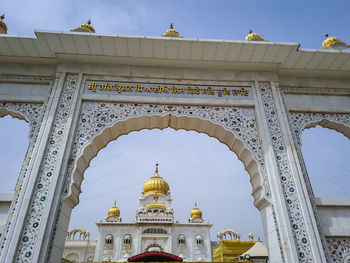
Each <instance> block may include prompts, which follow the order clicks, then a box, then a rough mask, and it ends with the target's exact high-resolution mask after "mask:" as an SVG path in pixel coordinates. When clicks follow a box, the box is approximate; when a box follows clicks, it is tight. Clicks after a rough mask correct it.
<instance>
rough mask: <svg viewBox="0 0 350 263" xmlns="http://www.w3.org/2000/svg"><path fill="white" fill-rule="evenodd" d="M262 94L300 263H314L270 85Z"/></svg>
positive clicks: (261, 91) (265, 86) (263, 84)
mask: <svg viewBox="0 0 350 263" xmlns="http://www.w3.org/2000/svg"><path fill="white" fill-rule="evenodd" d="M260 93H261V97H262V101H263V106H264V112H265V117H266V121H267V126H268V130H269V133H270V138H271V142H272V146H273V150H274V154H275V158H276V163H277V167H278V172H279V176H280V182H281V186H282V190H283V195H284V198H285V201H286V205H287V209H288V215H289V220H290V223H291V225H292V231H293V235H294V239H295V243H296V247H297V252H298V257H299V262H313V257H312V254H311V248H310V241H309V240H308V235H307V232H306V228H305V222H304V218H303V215H302V211H301V209H300V201H299V200H298V196H297V194H296V193H295V191H296V189H295V182H294V179H293V176H292V172H291V170H290V168H289V163H288V158H287V152H286V149H285V145H284V141H283V138H282V134H281V127H280V124H279V120H278V117H277V113H276V106H275V103H274V101H273V96H272V90H271V87H270V84H269V83H260Z"/></svg>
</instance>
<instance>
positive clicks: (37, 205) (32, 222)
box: [16, 76, 77, 262]
mask: <svg viewBox="0 0 350 263" xmlns="http://www.w3.org/2000/svg"><path fill="white" fill-rule="evenodd" d="M76 82H77V77H76V76H67V78H66V80H65V83H64V87H63V91H62V95H61V98H60V100H59V103H58V108H57V111H56V116H55V118H54V120H53V127H52V130H51V133H50V136H49V141H48V145H47V147H46V150H45V153H44V158H43V162H42V164H41V168H40V171H39V176H38V180H37V182H36V184H35V192H34V195H33V198H32V204H31V206H30V207H31V208H30V211H29V213H28V214H27V219H26V222H25V227H24V230H23V234H22V238H21V242H20V244H19V248H18V252H17V256H16V261H19V262H31V257H32V255H33V249H34V245H35V242H36V238H37V236H38V232H39V228H40V227H39V225H40V223H41V219H42V215H43V211H44V207H45V203H46V198H47V195H48V192H49V188H50V184H51V181H52V180H51V178H52V175H53V172H54V170H55V167H56V163H57V158H58V153H59V150H60V146H61V142H62V139H63V134H64V131H65V127H66V123H67V121H68V115H69V112H70V110H71V107H72V105H71V100H72V96H73V94H74V91H75V88H76Z"/></svg>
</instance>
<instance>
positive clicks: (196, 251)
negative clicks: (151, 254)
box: [172, 224, 212, 262]
mask: <svg viewBox="0 0 350 263" xmlns="http://www.w3.org/2000/svg"><path fill="white" fill-rule="evenodd" d="M210 227H211V225H209V224H175V225H174V226H173V235H172V240H173V251H172V253H173V254H175V255H177V256H179V254H180V250H179V247H178V244H177V238H178V236H179V235H180V234H183V235H185V238H186V247H185V249H183V251H182V254H183V255H184V256H185V258H186V260H187V261H197V258H196V256H197V255H201V256H202V257H203V258H204V261H206V262H210V261H212V257H211V243H210ZM197 235H201V236H202V237H203V246H202V247H198V246H197V245H196V236H197Z"/></svg>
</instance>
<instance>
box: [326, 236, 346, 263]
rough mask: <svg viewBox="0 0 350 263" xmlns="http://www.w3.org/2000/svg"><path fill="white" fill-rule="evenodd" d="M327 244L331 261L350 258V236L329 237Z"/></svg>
mask: <svg viewBox="0 0 350 263" xmlns="http://www.w3.org/2000/svg"><path fill="white" fill-rule="evenodd" d="M327 245H328V251H329V255H330V259H331V262H336V263H343V262H348V260H350V238H327Z"/></svg>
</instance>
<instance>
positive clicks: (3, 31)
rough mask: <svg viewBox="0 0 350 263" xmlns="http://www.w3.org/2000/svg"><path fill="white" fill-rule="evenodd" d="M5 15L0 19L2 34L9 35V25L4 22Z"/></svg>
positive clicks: (0, 31) (0, 32)
mask: <svg viewBox="0 0 350 263" xmlns="http://www.w3.org/2000/svg"><path fill="white" fill-rule="evenodd" d="M4 19H5V15H2V16H1V17H0V34H7V25H6V24H5V22H4Z"/></svg>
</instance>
